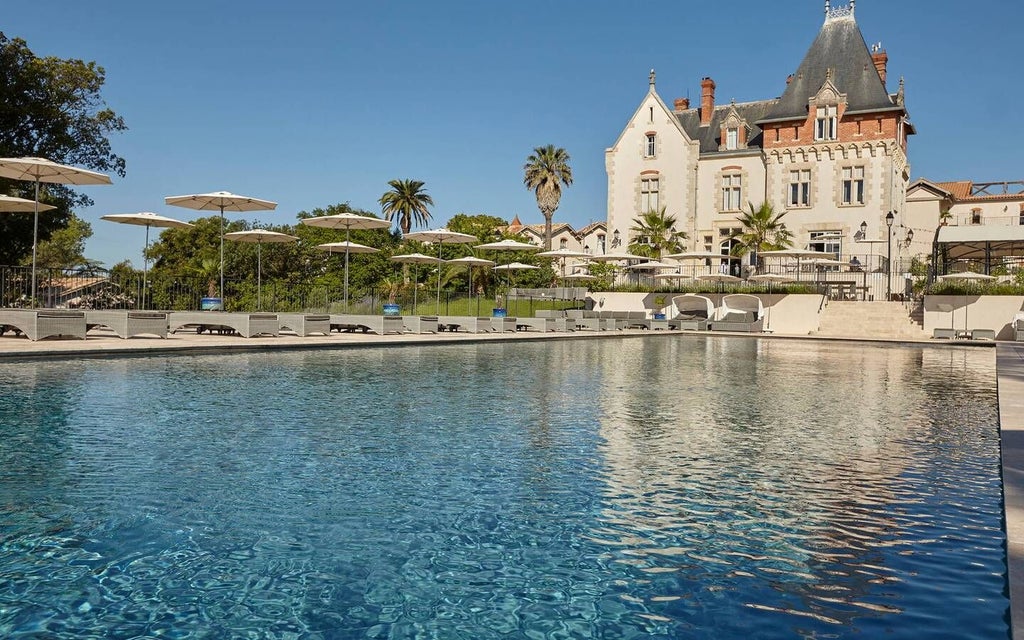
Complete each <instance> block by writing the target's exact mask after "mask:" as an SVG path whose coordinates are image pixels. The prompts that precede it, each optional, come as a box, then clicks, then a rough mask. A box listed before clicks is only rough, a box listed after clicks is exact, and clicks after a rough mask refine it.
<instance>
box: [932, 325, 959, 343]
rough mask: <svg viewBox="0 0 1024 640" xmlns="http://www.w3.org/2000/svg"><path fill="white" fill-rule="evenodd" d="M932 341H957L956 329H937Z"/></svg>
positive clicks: (933, 332)
mask: <svg viewBox="0 0 1024 640" xmlns="http://www.w3.org/2000/svg"><path fill="white" fill-rule="evenodd" d="M932 339H934V340H954V339H956V329H954V328H952V327H935V328H934V329H932Z"/></svg>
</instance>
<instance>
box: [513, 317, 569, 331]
mask: <svg viewBox="0 0 1024 640" xmlns="http://www.w3.org/2000/svg"><path fill="white" fill-rule="evenodd" d="M559 326H561V328H559ZM516 329H517V330H519V331H540V332H542V333H547V332H549V331H565V318H529V317H520V318H516Z"/></svg>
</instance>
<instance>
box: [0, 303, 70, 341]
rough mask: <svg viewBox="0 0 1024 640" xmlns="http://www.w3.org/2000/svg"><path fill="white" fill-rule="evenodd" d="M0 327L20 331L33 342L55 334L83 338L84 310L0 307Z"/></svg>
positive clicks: (0, 333)
mask: <svg viewBox="0 0 1024 640" xmlns="http://www.w3.org/2000/svg"><path fill="white" fill-rule="evenodd" d="M0 328H4V332H6V330H8V329H14V330H17V331H20V332H21V333H24V334H25V335H26V336H27V337H28V339H29V340H32V341H33V342H34V341H36V340H42V339H43V338H51V337H56V336H70V337H74V338H81V339H82V340H85V331H86V326H85V312H84V311H70V310H65V309H0ZM2 333H3V332H0V335H2Z"/></svg>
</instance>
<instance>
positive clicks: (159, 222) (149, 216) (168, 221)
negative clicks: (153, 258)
mask: <svg viewBox="0 0 1024 640" xmlns="http://www.w3.org/2000/svg"><path fill="white" fill-rule="evenodd" d="M100 220H107V221H109V222H119V223H121V224H136V225H139V226H144V227H146V244H145V248H143V250H142V308H143V309H145V308H146V284H147V283H146V274H147V273H148V272H149V259H148V258H147V257H146V252H147V251H148V250H149V228H150V227H163V228H166V229H183V228H185V227H191V226H192V225H191V224H189V223H187V222H184V221H182V220H175V219H174V218H167V217H165V216H161V215H158V214H155V213H151V212H149V211H142V212H140V213H112V214H110V215H106V216H100Z"/></svg>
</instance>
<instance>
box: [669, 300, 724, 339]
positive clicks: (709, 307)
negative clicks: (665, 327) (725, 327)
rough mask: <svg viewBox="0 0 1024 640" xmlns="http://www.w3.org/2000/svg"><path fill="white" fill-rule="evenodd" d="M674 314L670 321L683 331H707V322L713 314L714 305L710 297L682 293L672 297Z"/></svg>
mask: <svg viewBox="0 0 1024 640" xmlns="http://www.w3.org/2000/svg"><path fill="white" fill-rule="evenodd" d="M672 306H674V307H675V308H676V315H675V317H674V318H672V321H671V323H672V324H674V325H675V326H676V328H678V329H682V330H684V331H707V329H708V322H709V321H710V320H711V319H712V318H714V316H715V305H714V303H713V302H711V299H710V298H706V297H704V296H698V295H696V294H693V293H684V294H683V295H681V296H676V297H674V298H672Z"/></svg>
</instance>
